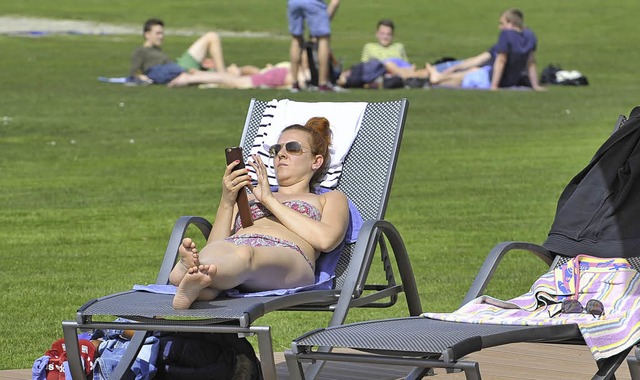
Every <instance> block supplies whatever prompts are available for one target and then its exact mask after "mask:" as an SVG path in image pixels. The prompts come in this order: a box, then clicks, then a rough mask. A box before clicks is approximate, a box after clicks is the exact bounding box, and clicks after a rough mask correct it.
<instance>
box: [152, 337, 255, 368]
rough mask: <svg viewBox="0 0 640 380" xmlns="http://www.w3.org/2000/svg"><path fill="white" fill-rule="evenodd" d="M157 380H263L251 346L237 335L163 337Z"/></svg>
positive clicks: (161, 339) (161, 338)
mask: <svg viewBox="0 0 640 380" xmlns="http://www.w3.org/2000/svg"><path fill="white" fill-rule="evenodd" d="M159 339H160V353H159V355H158V373H157V375H156V377H155V379H158V380H262V378H263V377H262V368H261V367H260V361H259V360H258V358H257V357H256V354H255V351H254V350H253V347H252V346H251V344H250V343H249V342H248V341H247V340H246V339H245V338H239V337H238V336H237V335H234V334H196V333H181V334H168V335H167V334H165V335H160V336H159Z"/></svg>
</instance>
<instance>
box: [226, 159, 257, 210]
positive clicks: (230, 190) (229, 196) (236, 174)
mask: <svg viewBox="0 0 640 380" xmlns="http://www.w3.org/2000/svg"><path fill="white" fill-rule="evenodd" d="M239 163H240V161H239V160H235V161H234V162H232V163H230V164H229V165H227V168H226V169H225V171H224V175H223V176H222V199H223V200H224V201H227V202H228V203H229V204H233V203H235V202H236V198H237V197H238V191H240V189H242V188H243V187H244V186H251V177H249V171H248V170H247V168H242V169H238V170H233V168H235V167H236V165H238V164H239Z"/></svg>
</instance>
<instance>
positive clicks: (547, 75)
mask: <svg viewBox="0 0 640 380" xmlns="http://www.w3.org/2000/svg"><path fill="white" fill-rule="evenodd" d="M540 84H555V85H562V86H587V85H588V84H589V80H587V77H585V76H584V75H582V73H580V72H578V71H575V70H572V71H567V70H563V69H562V67H560V65H557V64H556V65H553V64H548V65H547V66H546V67H545V68H544V69H542V73H541V74H540Z"/></svg>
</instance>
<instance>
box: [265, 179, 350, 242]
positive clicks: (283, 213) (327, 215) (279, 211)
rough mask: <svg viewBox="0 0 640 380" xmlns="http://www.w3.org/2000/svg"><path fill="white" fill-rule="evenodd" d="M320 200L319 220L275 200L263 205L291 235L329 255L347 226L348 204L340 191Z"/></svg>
mask: <svg viewBox="0 0 640 380" xmlns="http://www.w3.org/2000/svg"><path fill="white" fill-rule="evenodd" d="M320 197H322V199H323V200H324V206H323V208H322V219H321V220H320V221H317V220H313V219H311V218H309V217H308V216H306V215H303V214H301V213H299V212H297V211H295V210H293V209H291V208H289V207H288V206H286V205H284V204H282V203H280V202H279V201H278V200H277V199H276V198H275V197H269V198H268V199H266V200H265V201H266V203H265V202H263V204H264V206H265V207H267V208H268V209H269V210H270V211H271V212H272V213H273V215H274V216H275V217H276V218H278V220H279V221H280V223H282V225H283V226H285V227H287V228H288V229H289V230H291V232H293V233H295V234H296V235H298V236H300V237H301V238H303V239H304V240H305V241H307V242H308V243H309V244H311V246H313V248H315V249H317V250H318V251H321V252H329V251H331V250H333V249H334V248H336V247H337V246H338V245H340V243H341V242H342V240H343V239H344V235H345V233H346V231H347V227H348V225H349V204H348V202H347V197H346V196H345V195H344V194H343V193H342V192H340V191H335V190H334V191H330V192H328V193H325V194H323V195H321V196H320Z"/></svg>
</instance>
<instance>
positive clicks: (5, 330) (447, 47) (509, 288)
mask: <svg viewBox="0 0 640 380" xmlns="http://www.w3.org/2000/svg"><path fill="white" fill-rule="evenodd" d="M147 4H148V2H142V1H121V0H118V1H109V2H102V1H95V0H94V1H83V2H82V3H81V4H79V3H78V2H77V1H69V0H62V1H58V2H55V4H54V3H51V2H47V1H43V0H30V1H21V2H17V1H15V2H3V3H2V4H0V15H3V16H7V15H14V16H33V17H51V18H61V19H75V20H95V21H100V22H108V23H117V24H124V25H135V26H137V25H139V24H141V23H142V22H143V21H144V19H146V18H148V17H151V16H155V17H161V18H164V19H165V21H166V23H167V28H168V29H169V30H171V28H191V29H193V30H196V31H204V30H208V29H214V30H220V31H234V32H241V31H253V32H267V33H268V34H269V37H268V38H244V37H225V39H224V41H223V45H224V50H225V54H226V60H227V62H228V63H231V62H237V63H239V64H256V65H263V64H265V63H268V62H277V61H282V60H287V59H288V58H287V52H288V45H289V39H288V36H287V28H286V17H285V7H286V2H284V1H279V2H266V1H258V0H251V1H241V2H227V1H220V0H216V1H211V0H208V1H189V2H185V3H184V4H183V3H179V4H180V5H177V4H178V3H175V2H170V1H166V0H161V1H155V2H154V3H153V6H152V7H149V6H148V5H147ZM509 6H518V7H520V8H521V9H522V10H523V11H524V12H525V17H526V18H525V21H526V23H527V24H528V25H529V26H531V28H532V29H534V30H535V32H536V34H537V35H538V38H539V46H538V63H539V66H540V68H542V67H543V66H544V65H546V64H548V63H559V64H561V65H562V66H563V67H565V68H567V69H577V70H580V71H581V72H583V73H584V74H585V75H586V76H587V77H588V78H589V81H590V85H589V86H587V87H581V88H561V87H554V88H550V89H549V91H547V92H544V93H534V92H519V91H518V92H516V91H504V92H497V93H494V92H477V91H456V90H442V89H439V90H438V89H436V90H388V91H367V90H360V91H350V92H348V93H339V94H317V93H300V94H295V95H292V94H290V93H289V92H287V91H276V90H273V91H270V90H244V91H240V90H216V89H211V90H199V89H196V88H185V89H168V88H166V87H163V86H149V87H123V86H119V85H109V84H104V83H99V82H98V81H97V80H96V77H98V76H101V75H102V76H122V75H126V73H127V70H128V60H129V57H130V54H131V52H132V51H133V49H134V48H135V47H136V46H137V45H139V44H140V43H141V37H140V35H101V36H90V35H80V34H63V35H45V36H42V37H39V38H31V37H24V36H15V35H5V36H0V51H2V52H3V54H2V59H0V190H1V191H0V205H1V209H0V239H1V240H0V241H1V242H2V250H1V251H0V288H1V289H2V292H1V293H0V304H1V305H2V307H1V308H0V332H1V333H0V369H10V368H27V367H30V366H31V364H32V363H33V360H34V359H36V358H37V357H39V356H41V355H42V354H43V353H44V351H45V350H46V349H48V347H49V346H50V345H51V343H52V342H53V341H54V340H56V339H58V338H60V337H61V335H62V331H61V327H60V323H61V321H62V320H64V319H71V318H73V317H74V313H75V311H76V309H77V308H78V307H79V306H80V305H82V304H83V303H84V302H86V301H87V300H89V299H91V298H94V297H98V296H102V295H105V294H108V293H111V292H116V291H123V290H127V289H130V288H131V286H132V285H133V284H136V283H148V282H152V281H154V279H155V274H156V272H157V269H158V267H159V264H160V260H161V257H162V254H163V252H164V249H165V245H166V243H167V239H168V237H169V233H170V231H171V228H172V226H173V223H174V222H175V220H176V219H177V218H178V217H179V216H181V215H202V216H206V217H209V218H211V217H213V215H214V213H215V207H216V205H217V200H218V198H219V194H220V193H219V187H220V175H221V173H222V167H223V161H224V158H223V155H222V151H223V148H224V147H226V146H229V145H234V144H236V143H237V142H238V140H239V138H240V134H241V131H242V126H243V122H244V119H245V116H246V111H247V105H248V102H249V99H250V98H251V97H258V98H260V99H272V98H290V99H294V100H301V101H327V100H331V101H381V100H389V99H398V98H402V97H406V98H408V99H409V101H410V107H409V113H408V118H407V123H406V129H405V135H404V140H403V142H402V149H401V154H400V161H399V166H398V169H397V172H396V176H395V182H394V184H393V191H392V196H391V199H390V202H389V207H388V211H387V219H388V220H389V221H391V222H392V223H394V225H396V226H397V228H398V229H399V230H400V232H401V234H402V236H403V238H404V239H405V243H406V245H407V248H408V250H409V252H410V255H411V260H412V263H413V265H414V270H415V274H416V278H417V281H418V284H419V286H420V290H421V295H422V299H423V306H424V308H425V309H426V310H430V311H447V310H453V309H455V308H456V307H457V305H458V303H459V302H460V301H461V299H462V297H463V295H464V293H465V291H466V290H467V288H468V286H469V284H470V283H471V281H472V280H473V278H474V275H475V272H476V271H477V269H478V267H479V266H480V264H481V263H482V260H483V259H484V257H485V256H486V254H487V252H488V251H489V250H490V249H491V248H492V247H493V246H494V245H495V244H497V243H498V242H501V241H505V240H525V241H532V242H538V243H540V242H542V241H544V239H545V237H546V233H547V231H548V229H549V227H550V225H551V223H552V221H553V216H554V210H555V205H556V201H557V198H558V196H559V194H560V192H561V191H562V189H563V188H564V186H565V184H566V183H567V182H568V181H569V180H570V178H571V177H572V176H573V175H575V174H576V173H577V172H578V171H579V170H580V169H581V168H582V167H583V166H584V165H586V164H587V162H588V161H589V159H590V158H591V156H592V154H593V153H594V152H595V150H596V149H597V148H598V146H599V145H600V144H601V143H602V142H603V141H604V140H605V139H606V138H607V136H608V134H609V133H610V132H611V129H612V127H613V123H614V122H615V120H616V118H617V116H618V114H621V113H624V114H628V112H629V111H630V110H631V108H632V107H633V106H635V105H637V104H638V99H637V94H638V89H639V84H640V83H639V82H640V80H639V79H638V77H637V74H636V72H637V62H638V61H639V59H638V58H640V57H639V55H640V53H639V52H638V50H637V49H634V48H633V47H634V46H636V39H637V35H638V26H637V23H636V22H635V20H634V19H633V15H635V14H636V13H637V11H639V10H640V4H638V3H636V2H631V1H623V2H618V3H616V4H615V6H614V5H613V4H611V5H610V4H604V3H602V2H601V1H596V0H584V1H563V2H557V1H550V0H543V1H537V2H530V1H527V2H525V1H515V2H506V1H502V0H500V1H462V0H452V1H428V2H425V1H421V0H406V1H401V2H395V3H391V2H388V1H380V0H371V1H366V2H365V1H344V2H343V4H342V5H341V7H340V9H339V11H338V14H337V15H336V18H335V20H334V23H333V37H332V46H333V51H334V53H335V55H336V56H338V57H341V58H342V59H343V61H344V63H345V64H346V65H349V64H352V63H355V62H356V61H357V60H358V58H359V55H360V49H361V46H362V45H363V44H364V43H365V42H368V41H371V40H373V33H374V28H375V23H376V22H377V20H378V19H380V18H382V17H390V18H392V19H394V21H395V22H396V24H397V28H396V38H397V40H398V41H401V42H404V43H405V45H406V47H407V50H408V52H409V56H410V59H411V60H412V61H413V62H415V63H417V64H422V63H423V62H426V61H433V60H435V59H438V58H440V57H442V56H455V57H464V56H467V55H471V54H476V53H479V52H480V51H482V49H485V48H487V47H489V46H490V45H491V44H492V43H493V42H494V40H495V38H496V36H497V23H498V16H499V14H500V11H501V10H503V9H504V8H507V7H509ZM192 40H193V37H182V36H169V37H168V38H167V40H166V42H165V44H166V46H165V50H166V51H167V52H168V53H170V54H172V55H174V56H177V55H179V54H181V53H182V51H184V50H185V49H186V47H187V46H188V45H189V44H190V43H191V41H192ZM542 270H543V267H542V266H541V265H540V264H539V263H537V262H535V261H534V260H533V259H532V258H529V257H527V256H525V255H516V256H514V257H512V258H510V259H508V260H507V261H506V262H505V263H504V264H503V266H502V267H501V270H500V271H499V273H498V278H497V279H496V281H495V282H494V283H493V284H492V286H491V287H490V289H488V293H489V294H492V295H495V296H498V297H502V298H506V297H509V296H514V295H517V294H520V293H522V292H524V291H526V290H527V287H528V285H529V284H530V283H531V282H532V281H533V279H535V278H536V277H537V276H538V275H539V274H540V273H541V271H542ZM405 314H406V308H404V307H403V306H402V304H400V305H398V306H395V307H393V308H391V309H387V310H373V311H372V310H354V311H353V312H352V313H351V314H350V316H349V321H356V320H362V319H369V318H385V317H392V316H400V315H405ZM328 317H329V316H328V315H326V314H320V313H274V314H272V315H267V316H266V317H264V318H263V320H262V322H263V323H265V324H270V325H272V326H273V334H274V337H275V348H276V349H277V350H283V349H285V348H287V347H288V346H289V342H290V341H291V339H292V338H294V337H296V336H298V335H300V334H301V333H302V332H305V331H308V330H311V329H314V328H317V327H320V326H322V325H323V324H325V323H326V321H327V320H328Z"/></svg>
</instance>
